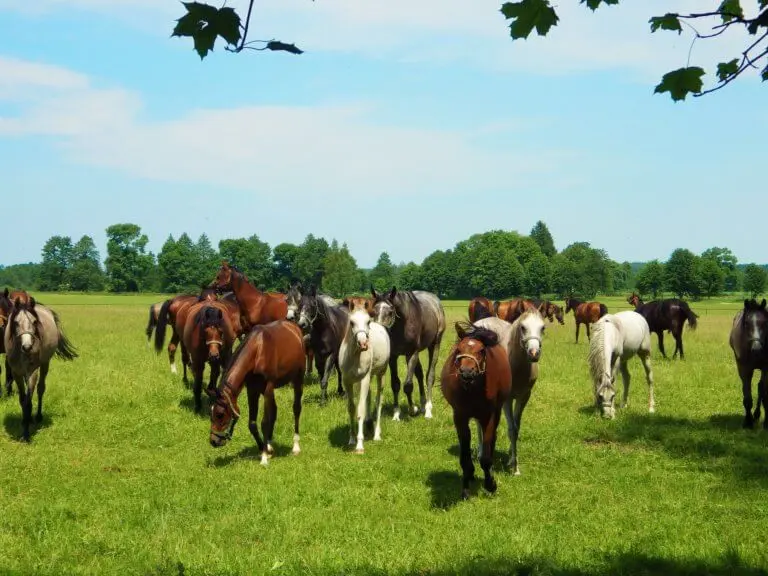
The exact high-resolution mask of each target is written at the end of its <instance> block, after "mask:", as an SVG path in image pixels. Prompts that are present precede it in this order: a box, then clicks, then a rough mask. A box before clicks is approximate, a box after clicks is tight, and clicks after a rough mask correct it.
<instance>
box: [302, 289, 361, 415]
mask: <svg viewBox="0 0 768 576" xmlns="http://www.w3.org/2000/svg"><path fill="white" fill-rule="evenodd" d="M332 302H333V304H328V300H327V299H324V298H321V297H320V295H318V293H317V287H316V286H314V285H312V286H311V287H310V289H309V292H308V293H306V294H303V295H302V296H301V302H300V304H299V310H298V319H297V321H296V323H297V324H298V326H299V328H301V330H302V332H303V333H304V334H305V335H306V336H308V337H309V346H310V347H311V348H312V350H313V351H314V358H315V366H316V368H317V373H318V374H319V375H320V402H321V403H322V404H324V403H325V401H326V399H327V396H328V392H327V390H328V378H329V377H330V375H331V370H332V369H333V368H334V366H335V367H336V376H337V379H338V382H337V389H336V391H337V393H338V394H339V396H343V395H344V388H343V387H342V375H341V369H340V367H339V348H340V347H341V343H342V342H343V340H344V333H345V331H346V330H347V327H348V325H349V312H348V310H347V308H346V307H344V306H339V305H338V304H336V302H335V301H334V300H332ZM306 336H305V337H306Z"/></svg>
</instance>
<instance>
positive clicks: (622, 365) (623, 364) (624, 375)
mask: <svg viewBox="0 0 768 576" xmlns="http://www.w3.org/2000/svg"><path fill="white" fill-rule="evenodd" d="M619 370H621V381H622V383H623V384H624V397H623V398H622V399H621V407H622V408H626V407H627V405H628V404H629V382H630V380H631V376H630V374H629V368H628V366H627V361H626V360H625V359H624V358H621V359H620V360H619Z"/></svg>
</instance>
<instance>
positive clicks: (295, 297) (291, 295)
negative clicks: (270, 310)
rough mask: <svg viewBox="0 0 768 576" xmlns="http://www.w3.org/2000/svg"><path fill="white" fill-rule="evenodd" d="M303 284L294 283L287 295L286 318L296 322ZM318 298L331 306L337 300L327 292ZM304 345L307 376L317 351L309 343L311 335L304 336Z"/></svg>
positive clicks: (310, 372)
mask: <svg viewBox="0 0 768 576" xmlns="http://www.w3.org/2000/svg"><path fill="white" fill-rule="evenodd" d="M302 288H303V286H302V285H301V282H297V283H296V284H292V285H291V287H290V288H289V289H288V292H287V293H286V295H285V300H286V304H287V305H288V311H287V312H286V315H285V319H286V320H292V321H294V322H296V321H297V320H298V318H299V315H298V310H299V305H300V304H301V291H302ZM317 296H318V298H321V299H323V300H325V303H326V304H328V305H329V306H335V305H336V300H334V299H333V297H331V296H328V295H326V294H318V295H317ZM304 347H305V348H306V350H307V371H306V374H307V376H309V375H311V374H312V363H313V361H314V358H315V352H314V350H312V347H311V346H310V343H309V335H306V336H305V337H304Z"/></svg>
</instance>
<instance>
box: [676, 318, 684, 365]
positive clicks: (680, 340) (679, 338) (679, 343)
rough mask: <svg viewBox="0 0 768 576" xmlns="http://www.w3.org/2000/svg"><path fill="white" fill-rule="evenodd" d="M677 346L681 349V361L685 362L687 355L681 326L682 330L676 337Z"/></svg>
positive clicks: (681, 329) (681, 327) (681, 328)
mask: <svg viewBox="0 0 768 576" xmlns="http://www.w3.org/2000/svg"><path fill="white" fill-rule="evenodd" d="M675 340H676V341H677V346H678V347H679V348H680V360H685V354H684V353H683V326H682V325H680V329H679V330H678V332H677V335H676V336H675Z"/></svg>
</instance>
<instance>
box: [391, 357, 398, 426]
mask: <svg viewBox="0 0 768 576" xmlns="http://www.w3.org/2000/svg"><path fill="white" fill-rule="evenodd" d="M389 374H390V378H392V395H393V396H394V404H393V407H394V414H393V415H392V420H394V421H396V422H397V421H399V420H400V375H399V374H398V373H397V356H396V355H391V356H390V357H389Z"/></svg>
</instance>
